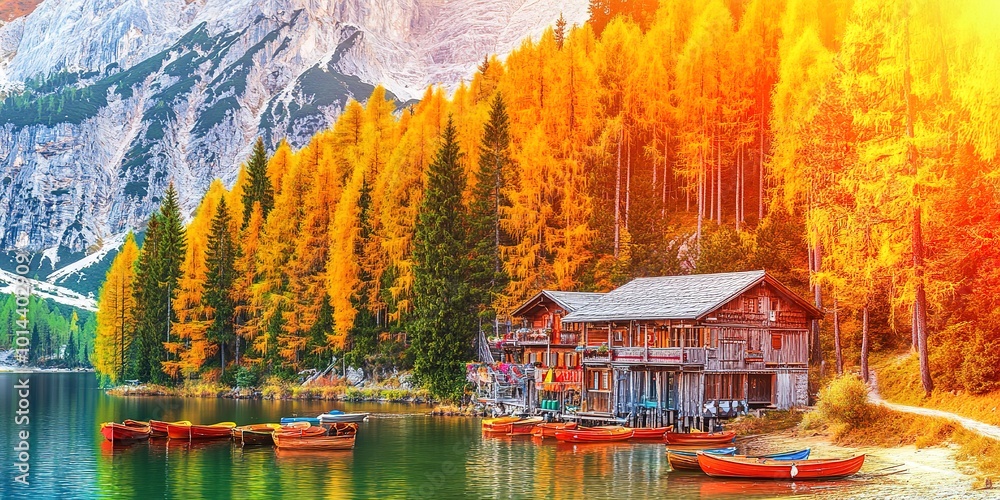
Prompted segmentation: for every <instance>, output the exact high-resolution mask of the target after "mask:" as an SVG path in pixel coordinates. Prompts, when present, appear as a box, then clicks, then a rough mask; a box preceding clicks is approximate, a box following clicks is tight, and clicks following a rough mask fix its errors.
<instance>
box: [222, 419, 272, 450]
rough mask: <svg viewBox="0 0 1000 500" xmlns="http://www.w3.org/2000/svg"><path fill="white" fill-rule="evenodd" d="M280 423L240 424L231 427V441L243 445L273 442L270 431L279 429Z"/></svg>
mask: <svg viewBox="0 0 1000 500" xmlns="http://www.w3.org/2000/svg"><path fill="white" fill-rule="evenodd" d="M280 428H281V424H251V425H241V426H239V427H236V428H234V429H233V431H232V432H233V441H236V442H238V443H240V444H242V445H243V446H247V445H254V444H274V440H273V439H271V433H272V432H274V431H275V429H280Z"/></svg>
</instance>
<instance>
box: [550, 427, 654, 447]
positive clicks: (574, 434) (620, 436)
mask: <svg viewBox="0 0 1000 500" xmlns="http://www.w3.org/2000/svg"><path fill="white" fill-rule="evenodd" d="M634 432H635V430H634V429H630V428H628V427H618V426H608V427H583V428H578V429H573V430H568V431H556V439H558V440H560V441H565V442H567V443H606V442H610V441H626V440H628V439H631V438H632V434H633V433H634Z"/></svg>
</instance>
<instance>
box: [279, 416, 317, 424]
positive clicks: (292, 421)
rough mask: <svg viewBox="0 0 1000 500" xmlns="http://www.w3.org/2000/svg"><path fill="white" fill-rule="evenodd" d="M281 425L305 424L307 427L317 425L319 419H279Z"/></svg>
mask: <svg viewBox="0 0 1000 500" xmlns="http://www.w3.org/2000/svg"><path fill="white" fill-rule="evenodd" d="M279 422H281V425H289V424H294V423H296V422H305V423H308V424H309V425H319V417H281V420H279Z"/></svg>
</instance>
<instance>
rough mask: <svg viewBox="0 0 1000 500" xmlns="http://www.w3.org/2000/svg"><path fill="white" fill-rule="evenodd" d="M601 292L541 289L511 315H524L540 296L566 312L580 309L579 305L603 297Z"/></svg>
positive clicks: (581, 305)
mask: <svg viewBox="0 0 1000 500" xmlns="http://www.w3.org/2000/svg"><path fill="white" fill-rule="evenodd" d="M604 295H605V294H603V293H594V292H562V291H558V290H542V291H541V292H538V293H536V294H535V296H534V297H532V298H530V299H528V300H526V301H524V304H522V305H521V307H518V308H517V309H516V310H515V311H514V312H513V313H511V315H512V316H514V317H517V316H524V314H525V313H526V312H527V310H528V309H530V308H531V307H533V306H534V305H535V304H537V303H538V301H539V300H541V299H542V297H548V298H549V299H550V300H552V302H555V303H556V304H557V305H559V307H561V308H563V309H564V310H565V311H566V312H568V313H571V312H573V311H576V310H577V309H580V308H581V307H583V306H585V305H587V304H589V303H591V302H593V301H595V300H597V299H599V298H601V297H603V296H604Z"/></svg>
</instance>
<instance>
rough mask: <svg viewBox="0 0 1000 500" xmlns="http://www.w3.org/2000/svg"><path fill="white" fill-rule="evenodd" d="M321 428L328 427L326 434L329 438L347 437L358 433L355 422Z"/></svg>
mask: <svg viewBox="0 0 1000 500" xmlns="http://www.w3.org/2000/svg"><path fill="white" fill-rule="evenodd" d="M322 427H324V428H326V427H329V428H328V429H327V432H326V433H327V434H328V435H330V436H347V435H351V434H357V433H358V423H357V422H337V423H333V424H328V425H324V426H322Z"/></svg>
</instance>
